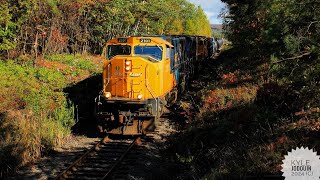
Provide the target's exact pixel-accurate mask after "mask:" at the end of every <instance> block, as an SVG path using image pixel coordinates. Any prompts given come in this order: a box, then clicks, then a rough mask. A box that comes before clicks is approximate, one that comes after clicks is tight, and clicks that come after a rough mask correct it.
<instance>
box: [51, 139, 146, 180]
mask: <svg viewBox="0 0 320 180" xmlns="http://www.w3.org/2000/svg"><path fill="white" fill-rule="evenodd" d="M139 142H140V137H136V138H134V140H131V141H128V140H110V139H108V138H107V137H105V138H103V139H102V140H101V141H100V142H98V143H97V144H96V145H94V147H92V148H91V149H89V150H88V151H86V152H85V153H84V154H83V155H82V156H81V157H79V158H78V159H77V160H76V161H74V162H73V163H72V164H71V165H69V166H68V168H67V169H65V170H64V171H63V172H62V173H61V174H59V175H58V176H57V177H56V179H125V176H126V175H127V174H126V169H127V170H128V169H130V163H134V161H135V159H131V160H130V159H126V160H125V158H126V156H127V155H128V154H129V153H130V152H131V151H132V150H133V149H134V147H136V145H137V144H138V143H139ZM124 160H125V161H126V162H124ZM119 166H121V168H118V167H119ZM122 166H123V167H122ZM125 166H127V167H125ZM128 171H129V170H128Z"/></svg>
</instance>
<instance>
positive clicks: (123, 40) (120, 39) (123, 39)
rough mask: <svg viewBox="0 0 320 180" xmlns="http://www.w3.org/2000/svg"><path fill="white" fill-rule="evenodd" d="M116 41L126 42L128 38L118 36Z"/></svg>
mask: <svg viewBox="0 0 320 180" xmlns="http://www.w3.org/2000/svg"><path fill="white" fill-rule="evenodd" d="M118 42H119V43H126V42H128V39H127V38H118Z"/></svg>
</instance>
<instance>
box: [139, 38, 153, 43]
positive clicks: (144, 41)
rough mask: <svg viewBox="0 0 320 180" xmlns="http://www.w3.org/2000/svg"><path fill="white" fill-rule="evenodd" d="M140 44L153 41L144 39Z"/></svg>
mask: <svg viewBox="0 0 320 180" xmlns="http://www.w3.org/2000/svg"><path fill="white" fill-rule="evenodd" d="M140 42H141V43H151V39H146V38H143V39H140Z"/></svg>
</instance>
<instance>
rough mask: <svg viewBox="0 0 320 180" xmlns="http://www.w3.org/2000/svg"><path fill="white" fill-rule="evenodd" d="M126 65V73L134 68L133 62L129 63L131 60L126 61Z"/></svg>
mask: <svg viewBox="0 0 320 180" xmlns="http://www.w3.org/2000/svg"><path fill="white" fill-rule="evenodd" d="M125 65H126V68H125V69H126V71H130V70H131V66H132V64H131V61H129V60H126V61H125Z"/></svg>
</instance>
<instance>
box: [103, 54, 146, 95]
mask: <svg viewBox="0 0 320 180" xmlns="http://www.w3.org/2000/svg"><path fill="white" fill-rule="evenodd" d="M109 66H110V67H109V69H108V77H107V82H108V81H110V82H109V83H108V84H107V85H106V90H105V92H104V94H107V93H106V92H108V93H110V97H108V98H109V99H110V98H126V99H136V100H141V99H143V98H144V93H143V89H144V88H143V87H144V69H143V68H142V62H141V60H140V59H139V58H135V57H128V58H114V59H113V60H112V63H110V65H109ZM105 97H106V96H105Z"/></svg>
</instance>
